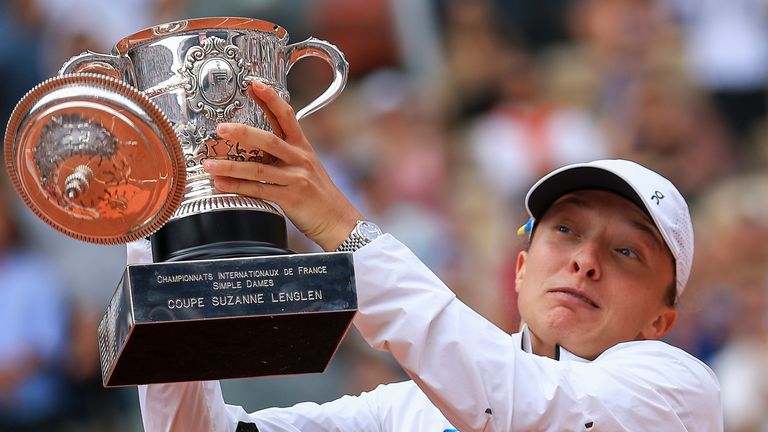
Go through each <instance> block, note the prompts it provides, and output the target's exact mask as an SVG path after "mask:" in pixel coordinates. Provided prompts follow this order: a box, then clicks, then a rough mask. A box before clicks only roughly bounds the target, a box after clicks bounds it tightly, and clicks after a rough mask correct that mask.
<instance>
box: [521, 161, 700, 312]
mask: <svg viewBox="0 0 768 432" xmlns="http://www.w3.org/2000/svg"><path fill="white" fill-rule="evenodd" d="M583 189H598V190H605V191H610V192H614V193H617V194H619V195H621V196H623V197H625V198H627V199H629V200H630V201H632V202H634V203H635V204H636V205H637V206H638V207H640V209H641V210H643V212H645V213H646V214H647V215H648V216H649V217H650V218H651V220H652V221H653V222H654V224H656V228H658V230H659V232H660V233H661V236H662V237H663V238H664V241H665V242H666V243H667V246H668V247H669V250H670V252H672V256H673V257H674V258H675V276H676V280H677V287H676V288H677V298H680V295H681V294H682V293H683V290H684V289H685V284H686V283H687V282H688V276H689V275H690V274H691V264H692V263H693V226H692V224H691V215H690V213H689V212H688V204H686V202H685V199H684V198H683V196H682V195H681V194H680V191H678V190H677V188H676V187H675V185H673V184H672V182H670V181H669V180H667V179H666V178H664V177H662V176H661V175H659V174H658V173H656V172H654V171H651V170H649V169H648V168H646V167H644V166H642V165H640V164H637V163H635V162H630V161H626V160H620V159H616V160H597V161H593V162H588V163H578V164H573V165H568V166H565V167H562V168H559V169H556V170H555V171H552V172H551V173H549V174H547V175H546V176H544V177H543V178H542V179H541V180H539V181H538V182H536V184H535V185H533V187H531V190H529V191H528V195H526V197H525V207H526V208H527V209H528V213H529V214H530V215H531V218H533V220H534V221H535V220H536V218H539V217H541V216H542V214H544V212H545V211H546V210H547V209H548V208H549V206H550V205H552V203H554V202H555V201H556V200H557V199H558V198H560V197H561V196H563V195H565V194H567V193H570V192H574V191H577V190H583Z"/></svg>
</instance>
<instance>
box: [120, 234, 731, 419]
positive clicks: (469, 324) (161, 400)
mask: <svg viewBox="0 0 768 432" xmlns="http://www.w3.org/2000/svg"><path fill="white" fill-rule="evenodd" d="M147 256H148V255H147V251H146V250H143V251H140V253H139V254H138V255H137V254H136V251H135V250H134V251H133V253H131V250H130V247H129V261H134V262H142V261H143V262H146V260H147ZM354 258H355V275H356V283H357V291H358V314H357V315H356V317H355V320H354V324H355V326H357V328H358V329H359V330H360V332H361V333H362V335H363V337H364V338H365V339H366V341H367V342H368V343H369V344H370V345H371V346H372V347H374V348H377V349H381V350H386V351H388V352H390V353H391V354H392V355H393V356H394V358H395V359H396V360H397V362H398V363H400V365H401V366H402V367H403V369H404V370H405V371H406V372H407V373H408V375H409V376H410V377H411V378H412V379H413V381H408V382H404V383H398V384H390V385H382V386H379V387H378V388H376V389H375V390H373V391H371V392H368V393H363V394H361V395H360V396H356V397H353V396H345V397H343V398H341V399H338V400H336V401H332V402H328V403H325V404H322V405H318V404H314V403H301V404H298V405H295V406H293V407H290V408H271V409H267V410H263V411H258V412H255V413H251V414H249V413H246V412H245V410H243V408H241V407H239V406H232V405H226V404H225V403H224V400H223V398H222V394H221V388H220V386H219V383H218V382H217V381H208V382H191V383H178V384H153V385H149V386H140V387H139V399H140V404H141V411H142V416H143V419H144V427H145V429H146V430H147V431H148V432H155V431H229V432H234V431H235V429H236V428H237V425H238V423H239V422H246V423H251V422H252V423H255V424H256V425H257V426H258V430H259V431H260V432H272V431H275V432H276V431H303V432H313V431H350V432H352V431H354V432H363V431H398V432H401V431H436V432H443V431H445V430H452V429H454V428H455V429H458V430H461V431H464V432H469V431H625V430H626V431H696V432H699V431H722V430H723V420H722V409H721V406H720V397H719V386H718V383H717V379H716V377H715V375H714V374H713V373H712V371H711V370H710V369H709V368H708V367H707V366H706V365H704V364H703V363H702V362H701V361H699V360H697V359H696V358H694V357H692V356H690V355H689V354H687V353H685V352H684V351H682V350H680V349H678V348H675V347H672V346H670V345H668V344H665V343H663V342H660V341H639V342H628V343H622V344H618V345H616V346H614V347H612V348H610V349H608V350H606V351H605V352H604V353H603V354H601V355H600V356H599V357H598V358H597V359H595V360H594V361H591V362H590V361H586V360H584V359H581V358H578V357H576V356H574V355H572V354H570V353H568V352H567V351H565V350H564V349H560V350H559V357H558V360H553V359H550V358H547V357H541V356H538V355H535V354H531V353H530V352H529V351H530V343H529V341H528V335H527V332H525V331H524V332H523V333H517V334H513V335H509V334H506V333H504V332H503V331H502V330H500V329H499V328H498V327H496V326H494V325H493V324H491V323H490V322H489V321H487V320H486V319H484V318H483V317H481V316H480V315H478V314H477V313H475V312H474V311H472V310H471V309H469V308H468V307H467V306H466V305H464V304H463V303H461V302H460V301H459V300H458V299H456V297H455V295H454V293H453V292H452V291H451V290H450V289H448V288H447V287H446V286H445V285H444V284H443V283H442V282H441V281H440V280H439V279H438V278H437V277H436V276H435V275H434V274H433V273H432V272H431V271H429V269H427V268H426V266H424V265H423V264H422V263H421V262H420V261H419V260H418V258H416V256H414V255H413V254H412V253H411V252H410V251H409V250H408V249H407V248H406V247H405V246H404V245H402V244H401V243H400V242H398V241H397V240H396V239H394V238H393V237H392V236H390V235H384V236H382V237H380V238H379V239H377V240H375V241H374V242H372V243H371V244H369V245H367V246H365V247H363V248H361V249H360V250H358V251H357V252H355V255H354Z"/></svg>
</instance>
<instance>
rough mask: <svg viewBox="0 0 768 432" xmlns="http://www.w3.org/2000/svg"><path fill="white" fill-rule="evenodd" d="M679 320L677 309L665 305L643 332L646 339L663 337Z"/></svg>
mask: <svg viewBox="0 0 768 432" xmlns="http://www.w3.org/2000/svg"><path fill="white" fill-rule="evenodd" d="M676 321H677V309H675V308H673V307H670V306H666V305H665V306H663V307H662V310H661V312H660V313H659V315H657V316H656V319H654V320H653V321H652V322H651V323H650V324H649V325H648V327H647V328H646V329H645V331H644V332H643V334H642V337H643V338H644V339H653V340H656V339H661V338H663V337H664V336H666V335H667V333H669V332H670V330H672V327H673V326H674V325H675V322H676Z"/></svg>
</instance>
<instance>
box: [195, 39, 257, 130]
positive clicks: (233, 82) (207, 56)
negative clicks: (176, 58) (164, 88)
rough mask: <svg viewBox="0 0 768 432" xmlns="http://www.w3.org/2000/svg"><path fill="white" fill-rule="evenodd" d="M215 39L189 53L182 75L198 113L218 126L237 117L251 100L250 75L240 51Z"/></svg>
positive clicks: (221, 40)
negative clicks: (248, 95)
mask: <svg viewBox="0 0 768 432" xmlns="http://www.w3.org/2000/svg"><path fill="white" fill-rule="evenodd" d="M226 43H227V42H226V41H225V40H224V39H221V38H218V37H215V36H212V37H209V38H206V39H205V40H203V41H202V42H201V45H200V46H195V47H192V48H190V49H189V51H187V55H186V58H185V59H184V67H183V68H182V70H181V73H182V75H184V76H185V77H186V78H187V82H186V84H185V85H184V91H185V92H186V94H187V99H188V100H189V102H190V107H191V108H192V110H194V111H195V112H202V113H203V115H204V116H205V117H206V118H207V119H209V120H213V121H216V122H221V121H226V120H229V119H231V118H232V117H234V116H235V112H236V111H237V110H238V109H240V108H242V107H243V106H244V105H245V103H246V100H247V97H246V94H245V91H246V88H247V86H248V82H247V81H246V79H245V77H246V74H247V73H248V70H247V67H246V65H245V60H244V59H243V56H242V53H241V52H240V48H238V47H237V46H235V45H226Z"/></svg>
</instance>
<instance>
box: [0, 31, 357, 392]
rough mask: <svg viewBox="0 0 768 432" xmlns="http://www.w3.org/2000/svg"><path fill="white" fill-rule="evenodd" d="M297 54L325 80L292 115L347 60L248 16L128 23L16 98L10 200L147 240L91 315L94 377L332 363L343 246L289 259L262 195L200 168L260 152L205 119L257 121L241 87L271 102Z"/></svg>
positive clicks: (77, 224) (348, 307)
mask: <svg viewBox="0 0 768 432" xmlns="http://www.w3.org/2000/svg"><path fill="white" fill-rule="evenodd" d="M308 56H314V57H319V58H321V59H323V60H325V61H326V62H327V63H328V64H329V65H330V66H331V68H332V70H333V80H332V83H331V85H330V86H329V87H328V88H327V89H326V90H325V92H324V93H322V94H321V95H320V96H319V97H318V98H317V99H315V100H314V101H312V102H311V103H310V104H308V105H307V106H306V107H304V108H302V109H300V110H298V113H297V118H299V119H300V118H302V117H304V116H306V115H308V114H310V113H312V112H314V111H316V110H318V109H320V108H322V107H323V106H325V105H326V104H328V103H330V102H331V101H332V100H333V99H334V98H335V97H336V96H338V95H339V93H340V92H341V91H342V90H343V88H344V86H345V84H346V80H347V72H348V65H347V62H346V61H345V60H344V57H343V55H342V54H341V52H339V50H338V49H337V48H336V47H335V46H333V45H331V44H329V43H327V42H325V41H321V40H318V39H314V38H310V39H307V40H305V41H303V42H299V43H295V44H290V45H289V44H288V34H287V32H286V31H285V30H284V29H282V28H281V27H279V26H277V25H275V24H273V23H270V22H266V21H261V20H256V19H250V18H203V19H194V20H185V21H177V22H172V23H168V24H163V25H158V26H155V27H152V28H149V29H146V30H143V31H140V32H138V33H135V34H133V35H131V36H128V37H126V38H124V39H122V40H121V41H119V42H118V43H117V44H116V45H115V47H114V48H113V50H112V53H111V54H100V53H94V52H86V53H83V54H81V55H79V56H76V57H74V58H72V59H70V60H69V61H67V62H66V63H65V64H64V65H63V67H62V68H61V70H60V72H59V75H58V76H57V77H54V78H52V79H49V80H47V81H45V82H44V83H42V84H40V85H38V86H37V87H35V88H34V89H32V90H31V91H30V92H29V93H27V95H26V96H25V97H24V98H23V99H22V100H21V101H20V102H19V104H18V105H17V107H16V109H15V110H14V112H13V114H12V116H11V119H10V121H9V124H8V128H7V131H6V136H5V160H6V165H7V168H8V172H9V173H10V176H11V179H12V181H13V183H14V185H15V187H16V189H17V191H18V192H19V194H20V195H21V196H22V198H23V199H24V201H25V203H26V204H27V205H28V206H29V207H30V208H31V209H32V210H33V211H34V212H35V213H36V214H37V215H38V216H39V217H40V218H41V219H43V220H44V221H45V222H47V223H48V224H49V225H51V226H53V227H54V228H56V229H57V230H59V231H61V232H63V233H65V234H67V235H69V236H72V237H75V238H78V239H80V240H83V241H89V242H94V243H100V244H115V243H125V242H128V241H132V240H136V239H139V238H144V237H147V236H149V237H150V240H151V242H152V247H153V259H154V262H155V264H148V265H134V266H128V268H127V269H126V271H125V273H124V275H123V278H122V280H121V281H120V284H119V285H118V288H117V290H116V291H115V294H114V296H113V298H112V301H111V302H110V305H109V306H108V308H107V312H106V314H105V316H104V318H103V320H102V322H101V325H100V326H99V346H100V352H101V362H102V373H103V378H104V384H105V386H115V385H135V384H144V383H152V382H172V381H188V380H199V379H222V378H237V377H245V376H262V375H274V374H285V373H303V372H318V371H322V370H323V369H324V368H325V366H326V365H327V363H328V361H329V360H330V358H331V357H332V355H333V353H334V352H335V350H336V348H337V347H338V344H339V342H340V341H341V339H342V338H343V336H344V334H345V332H346V330H347V329H348V327H349V324H350V322H351V318H352V316H353V315H354V312H355V309H356V296H355V291H354V278H353V270H352V261H351V254H338V253H326V254H304V255H297V254H292V253H291V251H290V250H288V249H287V244H286V242H287V239H286V238H287V236H286V222H285V218H284V217H283V215H282V214H281V212H280V211H279V209H278V208H277V207H276V206H275V205H274V204H271V203H268V202H265V201H263V200H259V199H255V198H251V197H246V196H241V195H236V194H230V193H221V192H220V191H218V190H216V188H215V186H214V184H213V181H212V180H213V179H212V177H211V176H210V175H209V174H208V173H206V172H205V170H204V169H203V167H202V162H203V160H205V159H208V158H216V159H230V160H239V161H251V162H255V163H271V162H272V160H273V158H272V156H271V155H269V154H266V153H264V152H263V151H261V150H259V149H252V148H249V147H246V146H243V145H241V143H238V142H232V141H229V140H226V139H223V138H221V137H219V136H218V135H217V134H216V125H217V124H218V123H221V122H237V123H243V124H248V125H251V126H254V127H257V128H261V129H265V130H268V131H272V126H271V124H270V123H269V121H268V115H269V113H265V112H264V111H263V107H262V106H261V105H260V104H258V103H256V102H255V101H254V100H253V99H252V98H251V97H250V96H249V95H248V92H247V88H248V84H249V82H250V81H252V80H258V81H261V82H263V83H265V84H267V85H269V86H271V87H273V88H274V89H275V90H276V91H277V93H278V94H279V95H280V96H281V97H282V98H283V99H284V100H286V101H288V100H289V93H288V90H287V88H286V76H287V74H288V72H289V71H290V69H291V67H292V66H293V65H295V64H296V62H298V61H299V60H300V59H302V58H305V57H308ZM273 132H277V133H279V132H280V131H273ZM84 271H87V268H84Z"/></svg>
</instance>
